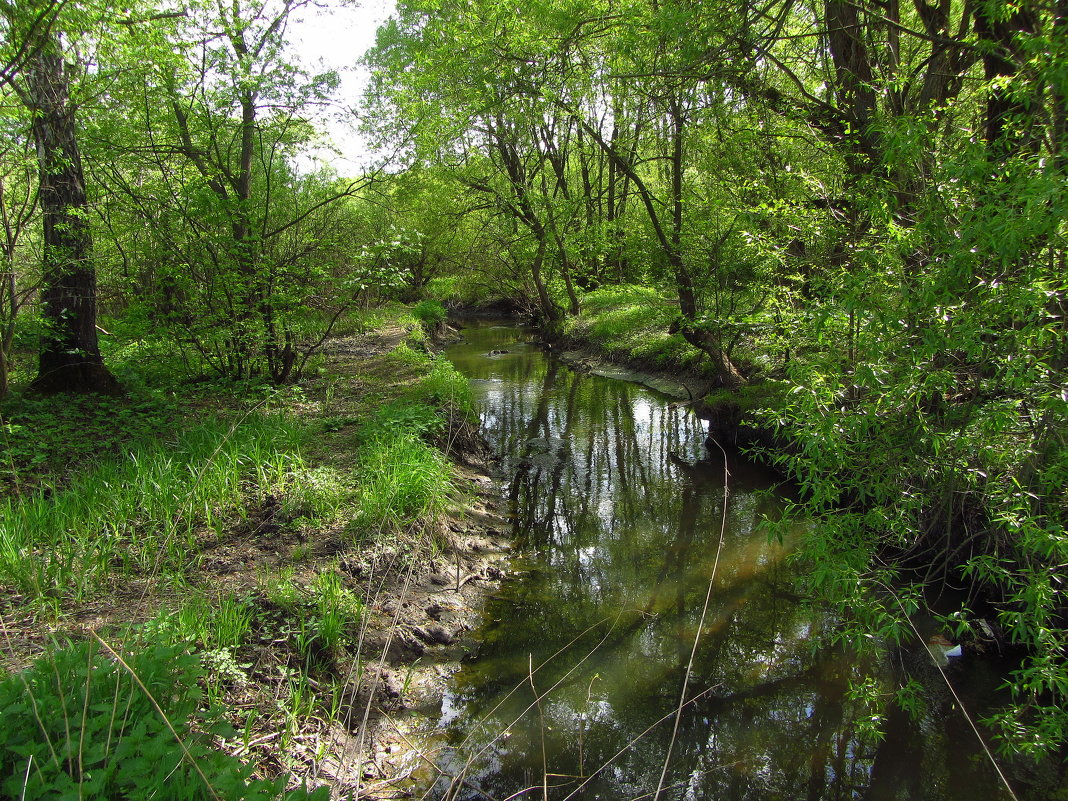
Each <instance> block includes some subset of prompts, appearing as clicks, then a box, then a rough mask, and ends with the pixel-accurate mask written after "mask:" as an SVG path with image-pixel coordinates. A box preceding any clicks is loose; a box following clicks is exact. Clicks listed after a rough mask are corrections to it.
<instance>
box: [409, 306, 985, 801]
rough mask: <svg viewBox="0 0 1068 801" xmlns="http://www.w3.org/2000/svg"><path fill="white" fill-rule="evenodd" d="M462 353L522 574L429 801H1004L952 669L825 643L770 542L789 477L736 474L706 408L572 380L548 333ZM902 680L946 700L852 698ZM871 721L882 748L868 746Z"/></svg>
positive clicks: (483, 337)
mask: <svg viewBox="0 0 1068 801" xmlns="http://www.w3.org/2000/svg"><path fill="white" fill-rule="evenodd" d="M464 335H465V340H464V341H463V342H462V343H460V344H457V345H454V346H452V347H451V348H450V349H449V351H448V354H447V355H448V357H449V358H450V359H451V360H452V361H453V362H454V363H455V364H456V365H457V367H458V368H459V369H460V370H461V371H462V372H463V373H464V374H465V375H467V376H468V377H469V378H470V380H471V383H472V386H473V387H474V391H475V396H476V400H477V403H478V405H479V408H480V410H481V417H482V423H483V430H484V432H485V434H486V436H487V437H488V439H489V440H490V442H491V444H492V446H493V447H494V449H495V450H496V452H497V453H498V454H499V455H500V457H501V460H502V473H503V475H504V476H505V477H506V478H507V484H506V487H505V493H506V495H507V497H508V499H509V502H510V508H511V512H512V521H513V531H512V535H513V537H514V538H515V540H516V542H517V544H518V545H519V548H520V550H521V552H522V553H523V556H522V557H520V558H519V559H518V560H517V563H516V565H515V566H516V567H517V569H520V570H521V571H522V577H521V578H520V579H518V580H515V581H510V582H508V583H506V584H505V586H504V587H503V589H502V591H501V592H500V594H499V595H498V596H496V597H495V598H494V599H492V600H491V602H490V604H489V606H488V608H487V610H486V613H485V621H486V622H485V624H484V626H483V628H482V630H481V631H480V632H478V633H476V635H475V639H476V640H478V641H479V642H480V643H481V645H480V647H479V650H478V652H477V654H476V655H475V656H474V657H473V658H470V659H468V660H467V661H466V662H465V664H464V666H463V668H462V669H461V671H460V672H459V673H458V674H457V675H456V676H455V677H454V679H453V682H452V687H451V690H450V692H449V694H448V695H447V697H446V699H445V702H444V704H443V707H442V714H441V719H440V723H439V735H440V737H439V738H438V739H439V740H441V739H443V740H444V742H445V743H446V746H445V747H444V748H438V749H437V751H436V753H437V757H436V759H437V763H438V765H439V768H440V770H441V771H443V772H444V775H443V776H441V777H439V778H438V779H437V780H436V782H435V783H434V785H433V787H432V788H431V793H430V794H431V797H436V798H445V797H448V798H463V799H475V798H491V799H505V798H509V797H515V796H516V794H520V797H538V798H551V799H564V798H584V799H585V798H590V799H592V798H603V799H638V798H645V797H652V796H653V795H654V794H655V793H656V791H657V788H658V786H659V787H661V795H660V797H661V798H663V799H721V800H722V801H740V800H741V799H855V798H856V799H876V800H881V799H909V801H923V800H924V799H931V801H935V800H936V799H937V800H938V801H944V800H945V799H950V800H952V799H962V800H963V799H968V801H973V799H974V798H975V796H976V794H977V793H982V797H983V798H986V799H999V798H1002V797H1003V796H1002V795H1001V792H1002V791H1001V789H1000V787H999V785H998V784H997V782H996V779H995V777H994V776H993V774H992V771H991V770H990V768H989V766H988V765H987V764H986V763H985V762H984V761H982V759H981V758H980V757H979V756H978V755H977V748H976V742H975V738H974V735H973V734H972V733H971V731H970V729H969V728H968V727H967V723H966V722H965V721H964V720H963V718H961V717H960V716H959V715H956V714H954V713H953V710H952V707H951V699H950V698H949V697H948V694H947V693H945V691H944V686H943V689H942V691H941V692H940V691H939V689H938V686H939V685H938V683H937V681H933V680H930V679H932V675H931V674H932V673H933V672H934V668H933V666H929V665H927V666H925V665H924V663H923V660H922V659H915V660H912V659H911V657H908V656H907V655H902V654H900V653H896V654H889V653H888V654H887V656H886V657H885V658H884V659H882V660H875V661H874V662H867V663H862V662H859V661H858V660H856V659H855V658H853V657H852V656H851V655H850V654H848V653H844V652H843V651H842V650H841V649H839V648H836V647H832V646H830V645H827V644H826V643H827V639H828V638H827V637H826V636H825V635H826V634H827V629H828V628H829V627H832V626H834V621H833V620H832V619H830V618H828V617H827V616H825V615H823V614H821V613H818V612H816V611H814V610H813V609H812V608H810V607H808V606H806V605H805V604H803V603H802V602H801V599H800V598H799V597H798V596H797V594H796V592H795V590H794V574H793V571H794V570H795V568H794V567H793V565H792V563H791V562H790V561H789V560H788V559H787V557H788V555H789V552H790V546H791V543H790V541H789V538H787V541H785V542H779V541H769V538H768V536H767V535H766V533H765V532H764V531H762V530H761V529H760V522H761V521H762V520H763V519H765V518H766V517H771V518H774V517H775V515H776V514H777V512H778V510H779V509H780V508H781V505H782V503H783V502H784V501H783V499H782V497H781V496H780V495H779V493H778V491H777V489H776V484H777V478H776V476H775V475H774V474H772V473H770V472H769V471H767V470H765V469H763V468H761V467H759V466H757V465H755V464H753V463H751V462H749V461H747V460H746V459H744V458H743V457H741V456H740V455H739V454H737V453H730V454H727V463H726V466H725V464H724V454H723V453H721V452H720V451H719V450H718V449H715V448H713V449H712V452H709V451H708V450H707V449H706V447H705V445H704V444H703V443H704V426H703V423H702V421H701V420H699V419H697V418H696V417H695V416H693V415H692V414H691V413H690V412H689V411H688V410H686V409H685V408H682V407H680V406H678V405H677V404H676V403H674V402H673V401H672V400H671V399H670V398H667V397H666V396H661V395H658V394H657V393H655V392H653V391H652V390H649V389H646V388H644V387H640V386H637V385H634V384H630V383H625V382H622V381H617V380H612V379H608V378H602V377H598V376H591V375H583V374H579V373H576V372H574V371H572V370H570V369H569V368H567V367H565V366H563V365H562V364H561V363H559V362H558V361H556V360H555V359H552V358H550V357H548V356H546V355H545V354H544V353H543V352H542V350H541V349H540V348H538V347H537V346H536V345H534V344H531V343H530V340H531V338H532V334H531V332H529V331H526V330H524V329H521V328H517V327H514V326H501V325H492V324H488V323H480V324H473V325H472V326H470V327H468V328H466V329H465V330H464ZM725 485H726V487H727V492H726V493H725ZM713 572H714V579H713ZM710 581H711V582H712V589H711V592H709V583H710ZM706 597H707V598H708V606H707V610H705V609H704V607H705V600H706ZM702 613H704V619H703V625H701V621H702ZM698 633H699V634H700V636H699V638H698V639H697V647H696V650H694V642H695V638H696V637H697V636H698ZM691 654H693V658H692V659H691ZM895 660H896V661H895ZM910 660H911V661H914V662H915V664H913V665H911V667H910V666H907V665H905V664H904V663H905V662H906V661H910ZM906 668H908V669H910V670H911V671H912V672H913V673H917V674H919V675H921V677H926V679H928V681H927V682H926V683H927V684H928V685H929V689H928V691H927V694H928V696H929V697H930V698H929V709H928V711H927V712H926V714H924V715H922V716H921V717H920V718H919V719H918V720H916V721H913V720H911V719H909V718H908V717H907V716H905V715H904V714H902V713H900V712H896V711H894V707H893V705H889V704H888V705H887V706H886V707H885V708H883V709H877V710H874V711H873V710H870V709H865V708H861V707H860V705H859V704H857V703H855V702H854V701H852V700H851V695H850V692H849V686H850V682H851V681H852V682H853V683H860V682H862V681H864V680H870V681H874V682H876V683H877V684H878V686H880V687H881V688H883V689H884V690H885V691H886V692H887V693H889V692H892V690H893V687H894V682H895V681H896V680H897V679H898V678H899V677H900V676H899V674H900V673H901V672H902V670H904V669H906ZM687 677H688V678H687ZM933 678H938V677H937V675H935V676H934V677H933ZM939 680H940V679H939ZM684 681H685V682H686V686H687V692H686V704H685V706H684V709H683V712H682V715H681V716H680V717H679V719H678V726H677V727H676V726H675V716H674V714H673V712H674V709H675V708H676V706H677V705H678V704H679V699H680V694H681V692H682V687H683V683H684ZM995 681H997V676H995V675H992V674H991V675H989V676H984V674H983V673H982V671H981V670H980V671H979V673H978V674H977V675H975V676H970V677H969V686H985V685H990V684H992V683H993V682H995ZM986 689H989V687H986ZM872 714H885V715H887V716H888V717H889V721H888V725H887V727H886V730H887V733H886V736H885V737H884V738H883V739H882V741H873V740H871V739H869V738H866V737H862V736H861V731H862V729H863V724H864V722H865V721H866V720H867V719H869V718H870V717H871V715H872ZM669 746H670V750H671V759H670V762H669V765H668V768H667V770H666V773H664V775H663V778H662V779H661V774H662V772H663V765H664V763H665V757H666V755H667V753H668V750H669ZM524 791H526V792H524Z"/></svg>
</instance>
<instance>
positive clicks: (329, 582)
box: [0, 308, 470, 795]
mask: <svg viewBox="0 0 1068 801" xmlns="http://www.w3.org/2000/svg"><path fill="white" fill-rule="evenodd" d="M364 329H366V330H364ZM425 348H426V337H425V334H424V333H423V329H422V327H421V326H420V325H419V323H418V321H416V320H415V319H414V318H413V317H412V316H411V315H410V314H408V313H407V312H406V311H405V310H403V309H400V308H394V309H389V310H385V311H380V312H377V313H375V315H374V316H373V318H369V319H366V320H364V321H363V323H362V324H360V325H357V326H355V327H354V328H353V329H352V332H351V333H350V334H349V335H348V336H344V337H340V338H338V339H335V340H332V341H331V342H330V343H329V344H328V348H327V351H326V353H325V354H324V357H323V358H322V359H321V361H320V364H319V365H317V367H316V369H315V370H314V371H313V372H312V373H311V377H310V378H309V379H308V380H306V381H303V382H302V383H301V384H299V385H297V386H293V387H287V388H281V389H277V388H273V387H269V386H266V385H262V384H245V385H241V386H234V385H232V384H225V383H219V382H196V383H189V382H187V381H183V380H181V379H180V378H179V376H180V375H181V370H180V367H179V366H176V365H170V367H172V368H173V369H172V370H170V371H167V370H165V369H160V367H161V364H160V359H159V357H160V355H161V354H159V353H156V354H154V356H155V358H146V350H150V349H151V348H150V346H149V345H148V344H147V343H120V344H118V345H116V346H114V347H113V349H112V353H111V354H110V355H111V357H112V364H113V365H114V366H115V369H116V372H117V373H118V374H119V375H120V376H122V377H123V378H124V380H125V383H126V385H127V386H128V387H130V388H131V393H130V395H129V396H128V397H126V398H122V399H117V400H115V399H90V398H60V399H48V400H46V399H34V398H30V397H20V396H18V395H15V396H13V397H12V398H10V399H8V400H7V401H6V402H5V403H4V405H3V407H2V408H0V414H2V418H0V424H2V426H3V431H2V434H3V436H4V437H5V439H6V446H7V447H6V449H5V461H6V465H5V469H4V470H3V479H4V480H3V484H2V487H3V490H4V493H3V497H2V498H0V503H2V504H3V507H2V508H0V514H2V517H0V614H2V620H3V634H4V648H3V664H4V666H5V667H6V668H7V669H8V670H18V669H21V668H24V667H25V666H26V665H28V664H29V662H30V661H31V660H32V659H34V658H35V657H38V656H40V655H41V654H42V653H48V652H50V651H52V650H53V649H55V648H56V647H58V644H59V643H61V642H62V641H63V640H65V639H67V638H73V639H75V640H78V639H84V638H85V636H86V634H87V633H88V632H90V631H91V632H93V633H95V634H96V635H99V636H100V637H102V638H103V639H104V640H105V641H106V642H108V643H109V645H112V646H114V647H115V648H116V650H120V651H121V650H122V648H123V646H124V644H125V643H131V644H135V643H139V642H144V640H145V638H146V637H147V638H148V639H149V640H151V641H153V642H167V643H172V644H177V645H178V646H180V647H183V648H184V649H185V650H188V651H192V652H194V653H196V654H198V655H199V656H200V659H201V665H202V668H203V669H204V670H205V671H206V675H205V676H204V677H203V678H202V679H201V685H202V687H203V689H204V691H205V692H204V698H203V703H208V704H223V705H224V706H225V707H226V709H227V710H228V711H227V715H226V717H227V719H228V721H229V723H230V724H232V725H233V727H234V733H233V736H232V737H231V738H230V739H229V740H226V741H223V743H222V747H223V748H224V749H226V750H229V751H231V752H232V753H235V754H239V755H241V756H242V757H248V756H250V755H252V756H255V757H258V759H259V761H260V763H261V767H262V770H265V771H266V772H267V773H269V774H271V773H273V774H278V773H285V772H287V771H293V772H295V773H297V774H303V775H305V776H306V775H308V773H309V771H311V770H317V769H318V768H317V766H318V765H319V764H320V763H321V762H322V760H323V759H325V758H327V757H328V756H329V754H328V752H329V751H330V748H331V746H332V743H331V736H332V735H331V734H330V733H331V732H332V731H333V730H335V729H337V727H338V723H339V722H340V720H341V718H342V717H344V716H350V717H351V715H352V714H353V710H354V708H355V707H356V705H357V700H358V696H360V694H361V693H363V694H366V688H364V687H362V686H361V677H362V674H363V672H364V670H365V666H366V665H367V664H368V659H369V658H371V657H377V655H374V654H372V655H370V656H365V655H363V654H361V653H360V646H361V641H362V639H363V635H364V633H365V628H366V618H367V614H366V613H367V603H368V601H369V599H371V598H372V597H373V596H374V595H375V594H376V593H377V592H378V591H379V590H380V589H381V586H382V584H383V582H388V580H389V579H388V577H387V576H386V575H385V573H388V572H389V571H388V570H387V571H385V572H383V571H382V570H381V569H379V570H378V571H377V572H375V571H372V572H375V575H374V577H373V580H374V581H376V582H379V584H378V586H376V587H374V588H372V587H371V583H370V581H368V580H366V579H362V580H361V579H358V578H357V577H356V576H358V575H360V574H361V573H363V572H365V569H366V567H367V565H369V564H373V565H383V564H388V565H390V568H391V570H392V573H393V574H394V575H399V574H400V573H401V572H403V569H404V568H409V569H410V568H411V567H412V566H416V565H419V564H424V565H425V564H426V563H428V562H429V561H430V560H432V559H433V558H434V556H435V553H436V552H437V550H438V549H439V548H440V547H441V542H442V539H441V537H440V536H439V534H440V533H441V531H442V530H443V527H444V525H445V523H446V522H447V520H446V518H447V513H448V512H449V510H450V506H452V505H454V503H455V501H456V500H457V498H458V486H459V485H458V482H457V479H456V476H455V474H454V471H453V470H452V468H451V466H450V463H449V461H448V460H447V459H446V458H445V457H444V455H443V453H442V451H441V450H440V447H442V446H445V445H447V444H448V443H449V442H450V441H452V440H453V439H455V437H456V435H457V433H458V432H459V431H461V430H462V429H463V428H464V426H465V421H466V420H467V419H468V417H469V415H470V399H469V395H467V394H466V393H467V385H466V382H465V381H464V380H463V379H462V377H460V376H459V375H458V374H457V373H456V372H455V370H454V369H453V368H452V367H451V365H449V364H448V363H447V362H446V361H445V360H442V359H434V358H432V357H431V356H429V355H428V354H427V352H426V350H425ZM139 367H140V368H142V369H139ZM146 368H147V369H146ZM168 376H170V378H168ZM350 723H351V721H350ZM342 728H346V729H347V728H350V727H349V726H345V727H342ZM328 735H329V736H328ZM334 739H336V738H334ZM334 744H336V743H334ZM342 747H343V748H345V747H348V748H351V747H352V743H342ZM0 795H2V793H0Z"/></svg>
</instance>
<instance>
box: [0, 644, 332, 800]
mask: <svg viewBox="0 0 1068 801" xmlns="http://www.w3.org/2000/svg"><path fill="white" fill-rule="evenodd" d="M109 650H110V649H108V648H107V647H106V646H103V647H102V646H100V645H98V644H97V643H95V642H92V641H89V642H80V643H76V644H73V645H68V646H66V647H59V648H57V649H55V650H54V651H52V652H51V653H48V654H46V655H45V656H43V657H41V658H40V659H38V660H37V662H36V663H35V664H34V665H33V666H32V667H31V668H29V669H28V670H26V671H23V672H21V673H18V674H14V675H11V676H8V677H7V678H6V679H4V680H3V681H0V710H3V725H2V726H0V797H2V798H6V799H27V798H32V799H39V800H42V801H43V800H44V799H55V800H56V801H59V800H60V799H69V798H78V799H85V800H86V801H95V800H96V799H100V801H110V799H118V798H123V799H130V801H139V800H140V799H145V800H146V801H147V799H175V800H177V799H205V800H207V799H213V800H215V801H220V800H225V801H238V799H245V800H246V801H252V800H253V799H256V801H268V800H269V799H279V798H285V799H288V800H289V801H296V799H309V798H310V799H315V801H326V800H327V799H329V797H330V796H329V791H328V790H327V789H326V788H320V789H319V790H317V791H316V792H314V793H312V794H310V795H309V793H308V792H307V791H306V790H304V789H303V788H302V789H299V790H296V791H294V792H289V793H287V792H285V785H286V778H285V777H282V778H280V779H277V780H274V781H268V780H264V779H253V778H252V771H253V769H252V768H251V767H249V766H246V765H243V764H241V762H240V761H239V760H238V759H236V758H235V757H233V756H231V755H229V754H226V753H224V752H221V751H218V750H216V749H214V748H212V747H211V745H210V740H209V737H210V735H211V734H213V733H217V732H218V731H220V729H219V718H218V715H217V714H211V715H209V716H206V717H205V716H202V715H200V714H199V710H200V702H201V698H200V690H199V687H198V684H197V680H198V679H199V678H201V676H202V672H203V671H202V668H201V666H200V662H199V660H198V659H196V657H194V656H192V655H191V654H189V653H187V652H186V651H184V650H182V649H181V648H178V647H175V646H170V645H161V644H159V643H153V642H138V643H136V644H135V647H130V648H128V649H126V650H125V652H124V653H122V654H121V655H120V654H116V653H109ZM197 718H199V720H198V721H197V723H198V727H197V728H194V726H193V725H192V724H193V722H194V720H196V719H197Z"/></svg>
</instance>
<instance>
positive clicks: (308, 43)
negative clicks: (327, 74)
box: [288, 0, 396, 176]
mask: <svg viewBox="0 0 1068 801" xmlns="http://www.w3.org/2000/svg"><path fill="white" fill-rule="evenodd" d="M395 8H396V6H395V4H394V0H364V2H361V3H359V4H358V5H357V4H352V3H338V2H328V3H325V4H323V6H322V7H314V6H312V7H308V8H305V9H304V10H303V11H302V13H301V15H300V17H299V18H297V19H294V20H293V21H291V22H290V26H289V30H288V36H289V40H290V42H291V44H292V47H293V51H294V52H295V53H296V55H297V57H298V58H299V60H300V61H301V63H302V64H303V65H304V66H305V67H306V68H307V69H309V70H312V71H316V72H322V71H326V70H337V71H338V73H339V75H340V77H341V85H340V87H339V88H338V91H337V92H336V94H335V102H334V104H333V105H332V106H330V107H327V108H324V109H321V110H320V113H319V114H318V115H316V116H317V117H318V120H317V121H318V124H319V126H320V127H321V128H323V129H325V133H326V137H327V141H326V142H324V143H323V145H322V146H320V147H318V148H313V149H312V151H311V152H310V153H309V154H308V155H307V156H305V157H304V158H302V159H301V162H300V164H299V165H298V166H299V168H300V169H302V170H305V169H307V170H311V169H314V168H315V167H316V166H319V165H322V164H324V163H325V164H328V165H330V166H332V167H333V168H334V170H335V171H337V172H338V173H339V174H340V175H342V176H355V175H357V174H358V173H359V172H361V170H362V169H363V168H364V167H367V166H369V164H370V162H371V160H372V159H371V151H370V147H369V145H368V144H367V142H366V141H365V140H364V138H363V137H362V136H361V135H360V133H359V131H358V130H357V128H358V125H359V120H358V117H357V114H356V112H357V109H358V107H359V104H360V100H361V98H362V97H363V92H364V89H365V88H366V87H367V82H368V80H369V77H370V76H369V74H368V71H367V69H366V68H365V67H363V66H362V65H359V64H358V63H357V62H358V61H359V60H360V57H361V56H362V55H363V54H364V53H365V52H366V51H367V50H368V49H369V48H370V47H371V46H372V45H374V43H375V32H376V31H377V30H378V26H379V25H381V24H382V23H383V22H385V21H386V20H387V19H389V17H390V15H391V14H393V12H394V10H395Z"/></svg>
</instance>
